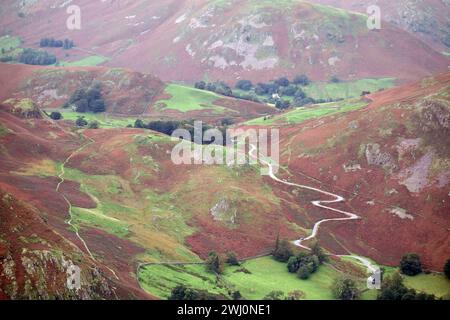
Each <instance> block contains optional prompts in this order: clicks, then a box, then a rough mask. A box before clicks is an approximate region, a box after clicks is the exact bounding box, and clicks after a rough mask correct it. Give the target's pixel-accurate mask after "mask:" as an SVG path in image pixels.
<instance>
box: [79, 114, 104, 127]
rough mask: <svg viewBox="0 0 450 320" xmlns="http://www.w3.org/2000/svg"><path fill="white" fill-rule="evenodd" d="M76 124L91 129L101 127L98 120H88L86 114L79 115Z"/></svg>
mask: <svg viewBox="0 0 450 320" xmlns="http://www.w3.org/2000/svg"><path fill="white" fill-rule="evenodd" d="M75 124H76V126H77V127H86V126H87V127H88V128H89V129H98V128H100V124H99V123H98V121H97V120H92V121H89V122H88V121H87V120H86V118H85V117H84V116H78V117H77V120H75Z"/></svg>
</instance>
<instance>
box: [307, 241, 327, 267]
mask: <svg viewBox="0 0 450 320" xmlns="http://www.w3.org/2000/svg"><path fill="white" fill-rule="evenodd" d="M311 254H312V255H315V256H316V257H317V258H318V259H319V264H322V263H324V262H326V261H327V260H328V257H327V255H326V254H325V252H324V251H323V249H322V247H321V246H320V245H319V242H318V241H315V242H314V243H313V244H312V246H311Z"/></svg>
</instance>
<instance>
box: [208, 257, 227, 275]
mask: <svg viewBox="0 0 450 320" xmlns="http://www.w3.org/2000/svg"><path fill="white" fill-rule="evenodd" d="M206 267H207V269H208V270H209V271H211V272H213V273H216V274H222V273H223V271H224V262H223V259H222V257H221V256H220V255H218V254H217V253H216V252H214V251H212V252H210V253H209V255H208V259H207V260H206Z"/></svg>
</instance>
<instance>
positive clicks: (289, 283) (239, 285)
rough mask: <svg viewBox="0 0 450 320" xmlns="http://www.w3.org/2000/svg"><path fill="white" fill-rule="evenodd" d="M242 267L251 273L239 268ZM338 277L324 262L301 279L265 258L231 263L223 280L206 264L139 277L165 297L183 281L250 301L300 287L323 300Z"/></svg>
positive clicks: (153, 270)
mask: <svg viewBox="0 0 450 320" xmlns="http://www.w3.org/2000/svg"><path fill="white" fill-rule="evenodd" d="M242 268H245V269H246V270H248V271H249V272H250V273H247V272H242V271H239V270H242ZM339 276H340V273H339V272H337V271H336V270H334V269H333V268H331V267H329V266H326V265H322V266H320V268H319V270H318V271H317V272H316V273H314V274H313V275H312V276H311V277H310V278H309V279H308V280H300V279H299V278H297V276H296V275H295V274H292V273H289V272H288V271H287V268H286V264H285V263H280V262H277V261H275V260H273V259H272V258H271V257H262V258H257V259H253V260H249V261H247V262H245V263H244V264H243V265H242V266H240V267H235V266H233V267H230V266H228V267H227V268H226V270H225V274H224V275H223V277H222V278H221V279H217V278H216V276H215V275H213V274H212V273H210V272H207V271H206V269H205V266H204V265H185V266H166V265H152V266H146V267H144V268H142V269H141V272H140V274H139V280H140V282H141V284H142V286H143V287H144V288H145V289H146V290H147V291H148V292H150V293H151V294H153V295H155V296H157V297H159V298H162V299H167V298H168V296H169V295H170V291H171V289H172V288H174V287H175V286H177V285H179V284H184V285H187V286H190V287H192V288H196V289H203V290H207V291H209V292H211V293H215V294H222V295H224V296H229V292H230V291H231V292H233V291H236V290H237V291H239V292H240V293H241V295H242V296H243V297H244V298H246V299H251V300H255V299H262V298H264V297H265V296H266V295H267V294H268V293H269V292H271V291H274V290H280V291H283V292H284V293H286V294H288V293H290V292H293V291H298V290H300V291H302V292H304V294H305V299H310V300H322V299H333V296H332V293H331V290H330V286H331V285H332V283H333V281H334V280H335V279H336V278H338V277H339ZM361 284H362V283H361Z"/></svg>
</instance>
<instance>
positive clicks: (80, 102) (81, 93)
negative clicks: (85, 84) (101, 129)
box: [67, 84, 106, 113]
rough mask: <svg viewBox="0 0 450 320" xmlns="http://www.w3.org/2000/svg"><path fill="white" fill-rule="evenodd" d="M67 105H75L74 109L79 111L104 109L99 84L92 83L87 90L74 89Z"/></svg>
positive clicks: (101, 110)
mask: <svg viewBox="0 0 450 320" xmlns="http://www.w3.org/2000/svg"><path fill="white" fill-rule="evenodd" d="M67 105H69V106H70V105H73V106H75V111H76V112H80V113H84V112H88V111H90V112H94V113H98V112H104V111H105V110H106V105H105V101H104V100H103V97H102V93H101V87H100V85H99V84H94V85H93V86H92V87H91V88H89V89H88V90H87V91H86V90H84V89H77V90H75V92H74V93H73V94H72V96H71V97H70V99H69V101H68V102H67Z"/></svg>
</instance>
